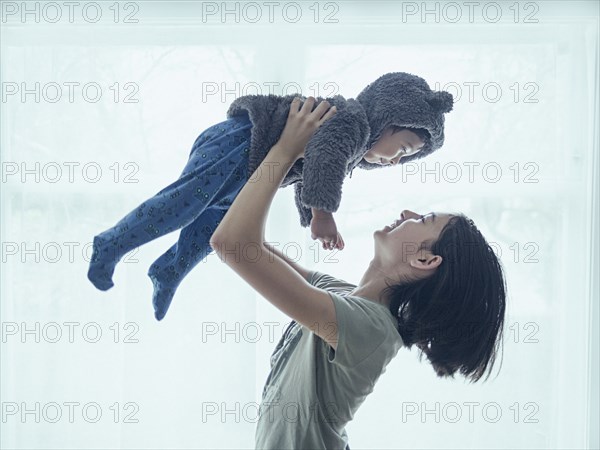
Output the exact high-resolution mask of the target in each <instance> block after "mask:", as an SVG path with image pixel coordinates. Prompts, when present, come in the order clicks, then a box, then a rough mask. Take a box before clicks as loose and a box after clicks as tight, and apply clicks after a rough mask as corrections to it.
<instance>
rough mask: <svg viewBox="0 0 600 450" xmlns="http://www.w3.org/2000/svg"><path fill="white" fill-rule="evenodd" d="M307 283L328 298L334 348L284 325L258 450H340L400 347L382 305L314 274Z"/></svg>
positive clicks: (267, 390)
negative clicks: (332, 316) (334, 332)
mask: <svg viewBox="0 0 600 450" xmlns="http://www.w3.org/2000/svg"><path fill="white" fill-rule="evenodd" d="M309 282H310V284H312V285H313V286H316V287H318V288H320V289H324V290H327V291H328V292H329V295H330V296H331V298H332V300H333V303H334V305H335V312H336V320H337V329H338V345H337V350H334V349H333V347H331V346H330V345H329V344H327V343H326V342H325V341H324V340H323V339H321V338H320V337H319V336H318V335H316V334H314V333H313V332H312V331H311V330H310V329H308V328H306V327H305V326H303V325H301V324H299V323H297V322H295V321H292V322H291V323H290V324H289V325H288V328H287V329H286V331H285V332H284V334H283V336H282V337H281V339H280V340H279V342H278V344H277V346H276V348H275V350H274V351H273V353H272V355H271V371H270V373H269V376H268V377H267V380H266V382H265V387H264V389H263V395H262V401H261V405H260V408H259V418H258V423H257V427H256V434H255V448H256V449H260V450H267V449H278V450H280V449H303V450H311V449H340V450H344V449H345V448H346V446H347V445H348V435H347V434H346V429H345V425H346V424H347V423H348V422H349V421H350V420H352V418H353V417H354V413H355V412H356V410H357V409H358V407H359V406H360V405H361V404H362V403H363V402H364V400H365V398H366V397H367V395H369V394H370V393H371V392H372V391H373V388H374V386H375V382H376V381H377V379H378V378H379V376H380V375H381V374H383V373H384V372H385V368H386V366H387V365H388V363H389V362H390V361H391V360H392V358H394V357H395V356H396V354H397V353H398V350H399V349H400V347H401V346H402V345H403V343H402V339H401V337H400V335H399V334H398V331H397V329H396V327H397V321H396V319H395V318H394V317H393V315H392V314H391V312H390V311H389V309H388V308H387V307H385V306H384V305H381V304H379V303H375V302H373V301H371V300H367V299H365V298H361V297H356V296H351V295H348V294H349V293H350V292H351V291H352V290H353V289H355V288H356V285H354V284H351V283H348V282H346V281H344V280H341V279H338V278H335V277H332V276H331V275H328V274H325V273H322V272H317V271H311V272H310V274H309ZM332 327H333V325H332ZM332 329H333V328H332Z"/></svg>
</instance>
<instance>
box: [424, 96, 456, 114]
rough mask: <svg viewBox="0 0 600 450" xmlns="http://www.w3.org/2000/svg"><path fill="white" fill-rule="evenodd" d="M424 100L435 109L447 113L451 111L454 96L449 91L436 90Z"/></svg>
mask: <svg viewBox="0 0 600 450" xmlns="http://www.w3.org/2000/svg"><path fill="white" fill-rule="evenodd" d="M426 101H427V103H429V104H430V105H431V106H432V107H433V108H434V109H436V110H437V111H439V112H441V113H447V112H450V111H452V107H453V104H454V97H452V94H451V93H450V92H446V91H436V92H433V93H432V94H431V96H430V97H429V98H428V99H427V100H426Z"/></svg>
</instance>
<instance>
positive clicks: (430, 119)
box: [356, 72, 454, 170]
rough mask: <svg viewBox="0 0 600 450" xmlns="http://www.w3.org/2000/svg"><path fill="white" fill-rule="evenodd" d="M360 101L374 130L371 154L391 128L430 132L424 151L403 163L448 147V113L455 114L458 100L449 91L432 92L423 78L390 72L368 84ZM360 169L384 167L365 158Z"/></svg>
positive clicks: (422, 149)
mask: <svg viewBox="0 0 600 450" xmlns="http://www.w3.org/2000/svg"><path fill="white" fill-rule="evenodd" d="M356 100H357V101H358V102H360V104H361V105H362V106H363V108H364V110H365V113H366V115H367V119H368V122H369V127H370V129H371V132H370V137H369V140H368V142H367V151H368V150H369V149H370V148H371V147H372V146H373V144H374V143H375V142H376V141H377V139H379V137H380V135H381V134H382V133H383V131H384V130H385V128H386V127H387V126H389V125H397V126H401V127H410V128H424V129H425V130H427V131H428V132H429V136H430V138H429V139H427V140H426V142H425V144H424V145H423V147H422V148H421V150H420V151H419V152H417V153H416V154H414V155H411V156H407V157H404V158H402V164H404V163H406V162H408V161H412V160H414V159H418V158H423V157H425V156H427V155H429V154H430V153H432V152H434V151H435V150H437V149H438V148H440V147H441V146H442V145H443V144H444V113H447V112H450V111H452V107H453V102H454V98H453V97H452V94H451V93H449V92H446V91H432V90H431V89H430V88H429V85H428V84H427V82H426V81H425V80H424V79H423V78H421V77H418V76H416V75H412V74H410V73H406V72H391V73H387V74H385V75H382V76H380V77H379V78H378V79H377V80H375V81H374V82H372V83H370V84H369V85H367V87H365V88H364V89H363V90H362V91H361V93H360V94H358V96H357V97H356ZM357 166H358V167H360V168H361V169H367V170H371V169H375V168H380V167H384V166H382V165H380V164H373V163H370V162H367V161H365V160H364V159H361V160H360V162H359V163H358V164H357Z"/></svg>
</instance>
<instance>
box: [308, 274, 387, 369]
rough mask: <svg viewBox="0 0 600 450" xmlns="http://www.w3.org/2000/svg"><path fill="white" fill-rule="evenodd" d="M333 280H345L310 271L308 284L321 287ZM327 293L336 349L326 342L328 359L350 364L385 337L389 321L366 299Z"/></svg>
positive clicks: (340, 364)
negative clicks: (335, 327) (331, 304)
mask: <svg viewBox="0 0 600 450" xmlns="http://www.w3.org/2000/svg"><path fill="white" fill-rule="evenodd" d="M336 280H337V281H341V282H342V283H345V282H344V281H343V280H339V279H336V278H334V277H331V276H330V275H327V274H323V273H321V272H313V273H311V277H310V282H311V284H312V285H314V286H315V287H318V288H321V289H324V290H327V286H330V283H331V282H332V281H333V282H335V281H336ZM328 293H329V295H330V297H331V299H332V300H333V304H334V306H335V314H336V321H337V332H338V339H337V342H338V344H337V350H334V349H333V347H331V346H328V349H329V350H328V360H329V362H330V363H333V364H337V365H339V366H342V367H345V368H354V367H356V366H358V365H359V364H360V363H361V362H363V361H364V360H365V359H367V358H368V357H369V356H371V355H372V354H373V353H374V352H375V351H377V349H378V348H379V347H380V346H381V345H382V344H383V342H384V341H385V340H386V338H387V336H388V333H389V323H388V324H386V322H385V320H386V318H385V310H384V309H383V308H381V306H380V305H377V304H375V303H373V302H372V301H370V300H366V299H362V298H359V297H354V296H342V295H339V294H337V293H335V292H331V291H328Z"/></svg>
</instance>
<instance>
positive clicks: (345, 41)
mask: <svg viewBox="0 0 600 450" xmlns="http://www.w3.org/2000/svg"><path fill="white" fill-rule="evenodd" d="M9 3H10V2H9ZM15 4H16V3H15ZM136 4H137V5H138V10H136V12H135V17H136V18H137V19H139V22H138V23H136V24H128V23H123V22H122V18H123V16H120V19H119V20H121V22H120V23H117V24H114V23H112V22H111V20H112V19H111V20H104V21H99V22H98V23H96V24H92V23H89V22H81V20H80V19H78V20H79V23H77V20H76V23H73V24H71V23H68V22H66V21H65V20H63V21H62V22H61V21H59V22H57V23H48V21H46V23H44V20H42V21H41V23H36V22H35V21H34V20H33V19H31V16H29V17H27V16H26V17H25V20H21V19H20V16H15V15H13V14H12V13H11V14H8V12H10V10H6V9H3V22H2V24H1V25H2V41H1V48H0V50H1V55H2V58H1V78H2V80H1V81H2V95H3V98H2V102H1V103H0V108H1V143H0V144H1V150H2V153H1V158H2V177H3V179H2V185H1V189H2V191H1V213H2V217H1V220H2V222H1V225H2V228H1V231H2V237H1V241H2V246H3V248H2V271H1V301H0V305H1V310H0V313H1V322H2V343H1V380H2V382H1V392H0V395H1V405H2V421H1V423H0V428H1V433H0V446H1V447H2V448H207V449H208V448H210V449H214V448H223V449H225V448H227V449H232V448H236V449H237V448H240V449H241V448H253V444H254V428H255V425H256V412H257V411H256V410H257V407H258V402H259V401H260V397H261V393H262V386H263V384H264V381H265V379H266V376H267V374H268V368H269V355H270V353H271V351H272V350H273V348H274V346H275V344H276V343H277V341H278V339H279V336H280V335H281V333H282V331H283V330H284V328H285V326H286V325H287V323H288V322H289V321H290V318H288V317H286V316H285V315H283V314H282V313H280V312H279V311H278V310H277V309H276V308H274V307H273V306H272V305H271V304H269V303H268V302H267V301H266V300H265V299H264V298H262V297H260V296H257V295H256V294H255V293H254V291H253V290H252V289H251V288H250V287H249V286H248V285H246V284H245V283H244V282H243V281H242V280H241V279H240V278H239V277H237V276H236V275H235V274H234V273H233V272H232V271H231V269H229V268H228V267H227V266H225V265H224V264H221V262H220V261H219V259H218V258H217V257H216V256H215V255H214V254H212V255H210V256H209V257H208V258H207V259H206V260H205V261H204V262H202V263H200V264H198V266H197V267H196V268H195V269H194V270H193V271H192V272H191V273H190V275H189V276H188V277H187V278H186V279H185V280H184V282H183V283H182V284H181V286H180V287H179V289H178V291H177V294H176V296H175V298H174V300H173V303H172V305H171V308H170V310H169V312H168V314H167V316H166V317H165V319H164V320H163V321H161V322H157V321H156V320H155V319H154V316H153V308H152V304H151V298H152V283H151V281H150V279H149V278H148V277H147V276H146V272H147V269H148V267H149V265H150V264H151V263H152V262H153V261H154V260H155V259H156V258H157V257H158V256H160V255H161V254H162V253H163V252H164V251H166V250H167V249H168V248H169V247H170V246H171V245H172V244H173V243H174V242H175V241H176V239H177V236H178V232H174V233H171V234H168V235H166V236H163V237H161V238H159V239H156V240H155V241H152V242H150V243H148V244H146V245H144V246H142V247H140V248H139V249H138V250H136V251H133V252H131V253H130V254H128V255H127V256H126V257H125V259H124V260H123V261H122V262H121V263H120V264H119V265H118V266H117V269H116V271H115V276H114V282H115V287H114V288H112V289H111V290H109V291H107V292H100V291H98V290H96V289H95V288H94V287H93V286H92V285H91V283H90V282H89V281H88V280H87V278H86V272H87V267H88V262H89V257H90V255H91V247H90V246H91V239H92V237H93V236H94V235H95V234H98V233H99V232H101V231H104V230H105V229H107V228H109V227H111V226H113V225H114V224H115V223H116V222H117V221H118V220H119V219H120V218H121V217H123V216H124V215H125V214H126V213H128V212H130V211H131V210H133V209H134V208H135V207H136V206H137V205H138V204H140V203H141V202H142V201H144V200H145V199H147V198H149V197H151V196H153V195H154V194H156V193H157V192H158V191H159V190H160V189H162V188H163V187H165V186H167V185H168V184H170V183H172V182H173V181H174V180H175V179H177V177H178V176H179V174H180V173H181V170H182V169H183V167H184V165H185V163H186V161H187V157H188V154H189V151H190V148H191V145H192V143H193V142H194V139H195V138H196V136H197V135H198V134H199V133H201V132H202V131H203V130H204V129H206V128H208V127H209V126H211V125H213V124H215V123H217V122H220V121H222V120H225V112H226V110H227V108H228V106H229V104H230V103H231V102H232V101H233V100H234V99H235V98H236V97H238V96H240V95H244V94H253V93H269V92H271V93H274V94H288V93H292V92H296V91H298V90H300V91H301V92H302V94H303V95H316V96H323V97H325V96H330V95H334V94H341V95H343V96H344V97H346V98H354V97H356V95H357V94H358V93H359V92H360V91H361V89H362V88H364V87H365V86H366V85H367V84H368V83H369V82H371V81H373V80H375V79H376V78H377V77H378V76H380V75H382V74H384V73H386V72H392V71H404V72H410V73H413V74H417V75H420V76H422V77H424V78H425V79H426V80H427V81H428V82H429V84H430V86H431V87H432V88H433V89H436V90H440V89H444V90H447V91H449V92H451V93H452V94H453V95H454V97H455V106H454V110H453V111H452V112H451V113H449V114H447V115H446V143H445V145H444V147H443V148H442V149H440V150H439V151H438V152H436V153H435V154H433V155H432V156H430V157H428V158H425V159H422V160H419V161H418V162H417V163H414V164H409V165H406V166H403V167H394V168H389V169H381V170H376V171H370V172H367V171H360V169H357V170H355V171H354V173H353V176H352V178H351V179H347V180H346V181H345V184H344V188H343V200H342V204H341V207H340V209H339V211H338V212H337V213H336V214H335V217H336V222H337V224H338V227H339V230H340V232H341V233H342V235H343V236H344V240H345V242H346V248H345V249H344V250H343V251H342V252H336V253H325V252H324V251H323V250H322V249H320V248H319V246H318V245H316V244H315V242H313V241H312V240H311V239H310V235H309V232H308V231H307V230H306V229H302V228H301V227H300V225H299V219H298V217H297V213H296V209H295V206H294V202H293V195H292V194H293V192H292V189H291V188H288V189H282V190H280V191H279V193H278V195H277V197H276V199H275V201H274V204H273V208H272V210H271V215H270V217H269V223H268V227H267V239H268V240H270V241H272V242H275V243H276V244H277V245H278V246H279V248H280V249H284V250H285V251H286V252H287V254H288V255H289V256H290V257H294V258H296V260H297V261H299V262H300V263H301V264H303V265H304V266H306V267H308V268H311V269H314V270H319V271H324V272H327V273H331V274H332V275H334V276H339V277H341V278H344V279H346V280H349V281H353V282H355V283H358V281H359V280H360V277H361V275H362V274H363V272H364V271H365V270H366V268H367V266H368V263H369V261H370V257H371V256H372V250H373V237H372V233H373V231H374V230H376V229H380V228H381V227H383V226H384V225H386V224H388V223H390V222H392V221H393V220H394V219H395V218H396V217H398V215H399V212H400V211H401V210H402V209H405V208H407V209H411V210H414V211H417V212H424V213H425V212H429V211H450V212H452V211H461V212H464V213H465V214H466V215H468V216H469V217H471V218H472V219H473V220H474V221H475V222H476V224H477V225H478V226H479V228H480V229H481V230H482V232H483V234H484V235H485V236H486V238H487V239H488V241H490V242H492V243H493V245H494V248H495V249H496V250H497V254H499V255H500V256H501V259H502V262H503V265H504V268H505V271H506V276H507V282H508V295H509V298H508V311H507V317H506V329H505V341H504V348H503V352H502V353H501V357H502V360H501V361H500V360H499V361H498V366H497V368H499V366H500V362H501V363H502V367H501V370H500V371H499V372H498V371H495V374H494V376H492V377H491V378H490V380H488V381H487V382H486V383H478V384H475V385H469V384H468V383H466V382H464V381H463V380H462V379H460V378H458V377H457V379H456V380H441V379H438V378H436V376H435V374H434V372H433V370H432V369H431V367H430V365H429V364H428V363H427V362H425V361H423V362H421V363H419V361H418V359H417V357H416V350H414V349H413V351H412V352H409V351H407V350H405V349H403V350H401V351H400V353H399V354H398V356H397V358H396V359H395V360H394V361H392V363H390V365H389V366H388V368H387V371H386V373H385V374H384V375H383V376H382V377H381V378H380V381H379V382H378V384H377V386H376V388H375V391H374V392H373V394H372V395H371V396H369V397H368V398H367V400H366V401H365V403H364V404H363V406H362V407H361V408H360V410H359V411H358V413H357V414H356V416H355V420H354V421H353V422H351V423H350V424H349V425H348V427H347V430H348V434H349V436H350V446H351V447H352V448H353V449H358V448H389V449H395V448H594V447H595V446H597V443H598V440H597V434H598V427H597V423H596V422H595V419H594V418H596V419H597V417H598V409H597V395H598V387H597V383H598V381H597V379H598V378H597V374H598V369H597V367H598V366H597V364H598V357H597V353H598V341H597V336H598V319H597V314H598V308H597V305H598V287H597V267H598V266H597V263H598V260H597V251H598V241H597V236H598V234H599V231H600V230H599V229H598V227H599V224H598V207H597V202H598V196H597V192H596V191H597V189H598V167H597V165H598V156H597V152H598V126H597V122H598V86H597V85H598V56H597V55H598V12H597V4H596V3H595V2H569V3H568V4H567V3H563V2H536V3H534V2H529V3H519V4H516V3H515V4H511V5H512V6H511V5H509V4H508V3H501V4H498V5H500V6H499V7H500V8H501V9H500V11H501V12H502V13H503V16H502V17H501V18H500V19H499V20H498V21H496V22H494V21H493V20H490V18H491V17H492V16H491V14H492V10H489V11H487V10H486V11H487V12H486V14H487V15H485V14H482V13H481V11H480V13H479V14H478V13H477V11H478V10H477V9H476V10H475V11H474V12H473V21H470V20H469V18H468V17H467V15H466V14H467V12H468V10H467V9H466V8H467V7H466V6H465V5H464V4H463V3H455V4H454V5H458V6H452V5H450V6H448V4H444V3H437V5H438V6H437V8H438V9H439V11H438V12H437V13H436V12H435V11H436V9H435V8H436V6H435V5H436V4H434V3H432V4H421V3H413V2H403V3H392V2H369V3H368V4H367V2H364V3H362V2H337V3H335V4H334V3H333V2H330V3H328V4H327V5H326V4H316V5H317V6H316V7H315V8H317V10H318V11H319V12H320V14H321V15H320V16H319V17H318V20H316V19H315V16H313V15H311V14H314V13H315V9H314V8H313V9H310V8H309V7H310V5H309V4H303V5H302V6H301V8H302V11H303V12H304V14H305V17H304V18H303V20H301V21H299V22H298V23H293V22H292V21H290V20H289V17H288V19H287V20H282V19H281V16H278V15H277V14H276V15H275V20H274V23H269V22H268V21H267V20H266V16H264V17H263V18H262V20H261V21H258V22H256V23H252V22H251V21H250V19H249V17H250V16H249V15H248V16H242V17H241V19H242V20H240V21H239V22H236V21H235V19H234V18H232V17H229V18H227V17H225V19H220V18H216V16H210V17H209V20H208V21H206V22H204V21H203V20H202V18H201V17H202V12H204V13H206V11H202V9H201V6H200V2H198V3H193V2H189V3H188V2H180V3H175V2H174V3H167V2H165V3H161V2H141V3H136ZM59 5H60V4H59ZM123 5H124V4H121V6H120V7H121V10H120V11H121V13H124V12H131V11H133V10H132V9H128V10H125V9H124V6H123ZM215 5H217V4H216V3H215ZM258 5H261V4H258ZM328 5H329V6H328ZM331 5H334V6H331ZM335 5H337V6H335ZM423 5H426V6H423ZM440 5H441V6H440ZM515 5H517V6H515ZM532 5H533V6H532ZM17 6H18V5H17ZM217 6H218V5H217ZM238 7H239V6H238ZM415 7H416V8H417V10H416V11H418V12H416V13H414V11H415V10H414V9H410V8H415ZM425 7H426V8H429V10H430V11H433V13H430V15H424V16H422V15H421V14H422V12H423V11H421V10H419V8H425ZM3 8H5V6H4V5H3ZM63 8H64V6H63ZM102 8H103V12H104V14H108V13H109V11H110V12H114V11H113V10H110V9H109V5H108V4H102ZM231 8H232V10H235V9H234V6H231ZM263 8H265V6H264V5H263ZM336 8H337V9H336ZM452 8H455V9H454V10H453V9H452ZM456 8H458V9H456ZM511 8H512V9H511ZM7 11H8V12H7ZM249 11H250V10H248V11H246V12H247V13H248V14H250V12H249ZM265 11H266V9H265V10H264V11H263V14H265ZM455 11H461V12H462V14H463V16H462V17H461V18H460V19H459V20H455V19H453V18H455ZM47 12H48V14H50V10H47ZM516 12H519V15H518V16H516V15H515V14H516ZM64 13H65V11H63V14H64ZM436 14H437V16H436ZM328 15H329V16H328ZM326 16H327V17H329V21H326V20H325V17H326ZM109 17H111V16H109ZM307 17H308V18H307ZM4 18H6V20H4ZM46 18H47V17H46ZM525 18H527V20H525ZM42 19H44V18H43V17H42ZM332 19H336V20H337V22H332V21H331V20H332ZM534 20H537V22H535V21H534ZM36 83H39V85H36ZM70 86H73V87H72V93H73V99H71V98H69V94H70V91H69V88H70ZM98 87H99V88H100V89H101V90H100V91H98V90H97V88H98ZM269 89H272V91H269ZM36 92H37V93H36ZM56 92H58V93H59V95H60V97H58V100H57V99H56V98H57V97H56ZM98 93H99V97H98V100H97V101H94V100H95V98H94V97H97V95H98ZM37 95H39V98H38V97H36V96H37ZM71 100H72V101H71ZM594 258H596V259H595V260H594ZM593 264H595V266H594V265H593ZM594 283H596V284H594ZM594 336H595V340H594V339H593V337H594ZM496 373H497V374H498V375H497V376H495V375H496ZM594 395H595V397H593V396H594ZM593 398H595V401H594V400H593Z"/></svg>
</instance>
